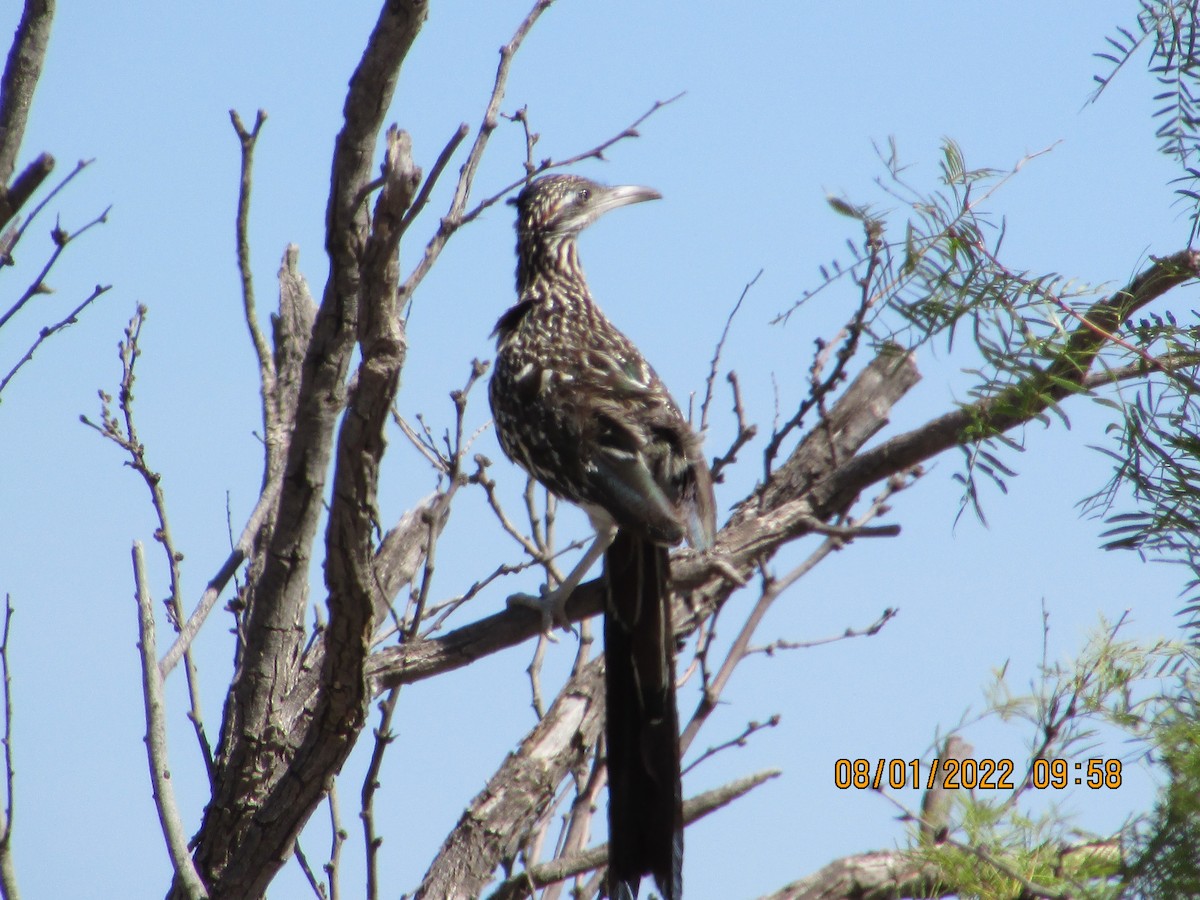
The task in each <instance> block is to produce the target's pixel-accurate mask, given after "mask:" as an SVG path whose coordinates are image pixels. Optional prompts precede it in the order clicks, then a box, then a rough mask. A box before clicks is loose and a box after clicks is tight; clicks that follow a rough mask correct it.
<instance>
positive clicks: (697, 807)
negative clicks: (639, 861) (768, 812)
mask: <svg viewBox="0 0 1200 900" xmlns="http://www.w3.org/2000/svg"><path fill="white" fill-rule="evenodd" d="M779 774H780V773H779V771H778V770H775V769H770V770H767V771H765V772H759V773H757V774H755V775H750V776H747V777H746V778H739V779H738V780H736V781H731V782H730V783H728V784H726V785H722V786H721V787H719V788H715V789H713V790H711V791H705V792H704V793H703V794H699V795H697V796H695V797H692V798H691V799H689V800H686V801H684V804H683V821H684V823H685V824H688V825H690V824H692V823H693V822H696V821H698V820H699V819H702V818H704V817H705V816H707V815H709V814H710V813H713V812H716V811H717V810H718V809H721V808H723V807H725V806H728V805H729V804H730V803H732V802H733V801H734V800H737V799H738V798H740V797H743V796H745V795H746V794H748V793H749V792H750V791H752V790H754V789H755V788H756V787H758V786H759V785H761V784H763V783H765V782H767V781H770V780H771V779H772V778H777V777H779ZM607 861H608V844H601V845H600V846H598V847H592V848H591V849H589V850H585V851H584V852H583V853H578V854H575V855H574V856H570V857H564V858H563V859H558V860H555V861H554V862H549V863H543V864H541V865H537V866H533V867H532V868H529V869H526V870H525V871H523V872H520V873H518V874H516V875H513V876H512V877H511V878H508V879H506V880H505V881H503V882H502V883H501V884H500V885H499V886H497V888H496V889H495V890H494V891H493V892H492V893H491V894H489V895H488V900H515V898H517V897H524V896H527V894H528V891H529V889H531V888H539V887H543V886H545V885H548V884H552V883H554V882H556V881H564V880H566V879H568V878H571V877H573V876H575V875H580V874H582V873H584V872H590V871H592V870H593V869H596V868H598V867H600V866H602V865H604V864H605V863H606V862H607Z"/></svg>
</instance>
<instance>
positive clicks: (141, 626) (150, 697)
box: [133, 541, 208, 900]
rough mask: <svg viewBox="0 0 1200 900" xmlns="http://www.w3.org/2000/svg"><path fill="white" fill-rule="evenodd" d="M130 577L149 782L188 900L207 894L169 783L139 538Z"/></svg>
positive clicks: (159, 681) (151, 608) (164, 717)
mask: <svg viewBox="0 0 1200 900" xmlns="http://www.w3.org/2000/svg"><path fill="white" fill-rule="evenodd" d="M133 576H134V582H135V583H136V585H137V605H138V649H139V650H140V651H141V656H142V691H143V698H144V701H145V707H146V757H147V760H148V761H149V763H150V783H151V785H152V786H153V788H154V805H155V806H156V807H157V808H158V819H159V822H160V823H161V825H162V830H163V837H164V838H166V841H167V850H168V851H169V852H170V854H171V865H172V866H173V867H174V869H175V877H176V879H177V880H178V881H179V883H180V884H181V885H182V888H183V890H184V892H185V894H186V896H187V897H188V898H189V900H199V898H203V897H207V896H208V890H207V889H206V888H205V887H204V882H203V881H202V880H201V879H200V875H199V873H198V872H197V871H196V867H195V865H194V864H193V863H192V855H191V853H190V852H189V850H188V841H187V832H185V831H184V830H183V820H182V819H181V818H180V817H179V807H178V806H177V805H176V803H175V788H174V786H173V785H172V783H171V764H170V761H169V759H168V757H167V713H166V700H165V699H164V697H163V685H162V679H161V678H159V676H158V663H157V661H156V659H155V657H156V656H157V655H158V652H157V651H156V650H155V648H154V605H153V603H152V601H151V600H150V591H149V589H148V588H147V586H146V561H145V559H144V556H143V552H142V544H141V542H140V541H134V542H133Z"/></svg>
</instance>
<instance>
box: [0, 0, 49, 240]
mask: <svg viewBox="0 0 1200 900" xmlns="http://www.w3.org/2000/svg"><path fill="white" fill-rule="evenodd" d="M54 3H55V0H25V9H24V11H23V12H22V13H21V20H20V22H18V23H17V32H16V34H15V35H14V36H13V42H12V46H11V47H10V48H9V51H8V59H7V61H6V62H5V64H4V74H3V76H0V185H6V184H8V180H9V179H10V178H11V177H12V173H13V172H14V171H15V170H16V165H17V154H19V153H20V152H21V142H22V141H23V140H24V139H25V125H26V123H27V122H28V120H29V108H30V106H32V104H33V93H34V91H35V90H36V89H37V83H38V79H39V78H41V75H42V65H43V64H44V63H45V61H46V47H47V45H48V44H49V41H50V26H51V24H52V23H53V21H54ZM47 158H48V157H39V160H38V162H35V163H34V166H39V164H41V167H42V168H44V169H45V172H44V174H43V175H42V176H41V177H42V178H45V176H46V175H48V174H49V168H53V165H54V160H53V159H49V168H46V167H45V159H47ZM34 166H31V167H30V169H27V170H26V175H28V174H29V172H30V170H32V169H33V168H34ZM23 179H24V176H23V177H22V180H23ZM39 180H40V179H39ZM14 187H15V185H14ZM34 189H36V185H33V187H32V188H31V189H29V190H27V191H22V193H24V197H20V196H15V195H16V194H17V193H18V192H17V191H15V190H13V189H6V190H5V191H4V196H3V197H2V198H0V228H3V227H4V225H5V224H6V223H7V222H8V221H9V220H10V219H11V218H12V217H13V216H14V215H16V212H17V210H18V209H20V208H21V205H22V204H23V203H24V202H25V200H26V199H28V197H29V194H31V193H33V190H34ZM18 201H19V202H18Z"/></svg>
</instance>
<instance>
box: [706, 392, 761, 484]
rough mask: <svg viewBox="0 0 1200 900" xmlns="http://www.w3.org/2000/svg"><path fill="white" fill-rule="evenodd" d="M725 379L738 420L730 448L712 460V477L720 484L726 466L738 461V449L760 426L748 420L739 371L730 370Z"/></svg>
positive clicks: (735, 416) (744, 444) (723, 478)
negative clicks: (744, 407) (743, 405)
mask: <svg viewBox="0 0 1200 900" xmlns="http://www.w3.org/2000/svg"><path fill="white" fill-rule="evenodd" d="M725 379H726V381H728V382H729V387H730V389H731V390H732V392H733V415H734V418H735V420H736V421H737V434H735V435H734V438H733V442H732V443H730V445H729V449H728V450H726V451H725V452H724V453H723V454H722V455H721V456H718V457H716V458H715V459H714V460H713V462H712V468H711V473H712V479H713V481H715V482H717V483H718V484H720V483H721V482H722V481H724V480H725V475H724V472H723V470H724V468H725V467H726V466H729V465H732V464H733V463H735V462H737V455H738V451H740V450H741V449H742V448H743V447H744V446H746V444H748V443H750V441H752V440H754V438H755V437H756V436H757V435H758V426H757V425H751V424H748V423H747V422H746V411H745V409H743V407H742V389H741V385H739V384H738V376H737V372H734V371H730V373H729V374H728V375H726V376H725Z"/></svg>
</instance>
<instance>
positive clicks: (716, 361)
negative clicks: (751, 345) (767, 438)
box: [700, 269, 763, 431]
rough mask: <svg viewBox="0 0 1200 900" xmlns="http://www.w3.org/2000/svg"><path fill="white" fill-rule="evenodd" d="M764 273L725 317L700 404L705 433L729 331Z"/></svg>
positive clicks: (702, 425)
mask: <svg viewBox="0 0 1200 900" xmlns="http://www.w3.org/2000/svg"><path fill="white" fill-rule="evenodd" d="M762 273H763V270H762V269H759V270H758V271H757V272H756V273H755V275H754V277H753V278H751V279H750V280H749V281H747V282H746V284H745V286H744V287H743V288H742V293H741V295H740V296H739V297H738V299H737V303H735V304H733V309H731V310H730V311H729V315H728V316H726V317H725V327H724V328H722V329H721V337H720V338H718V339H717V346H716V348H715V349H714V350H713V358H712V362H711V363H710V364H709V367H708V378H706V379H705V380H704V402H703V403H701V404H700V431H704V430H705V429H706V428H707V427H708V407H709V404H710V403H712V398H713V383H714V382H715V381H716V380H717V368H718V366H719V365H720V363H721V351H722V350H723V349H724V348H725V341H726V339H727V338H728V337H729V329H730V327H731V326H732V325H733V318H734V316H736V315H737V314H738V310H740V309H741V308H742V303H743V301H745V299H746V295H747V294H749V293H750V288H752V287H754V285H755V284H757V283H758V279H759V278H761V277H762ZM739 421H740V420H739Z"/></svg>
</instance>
